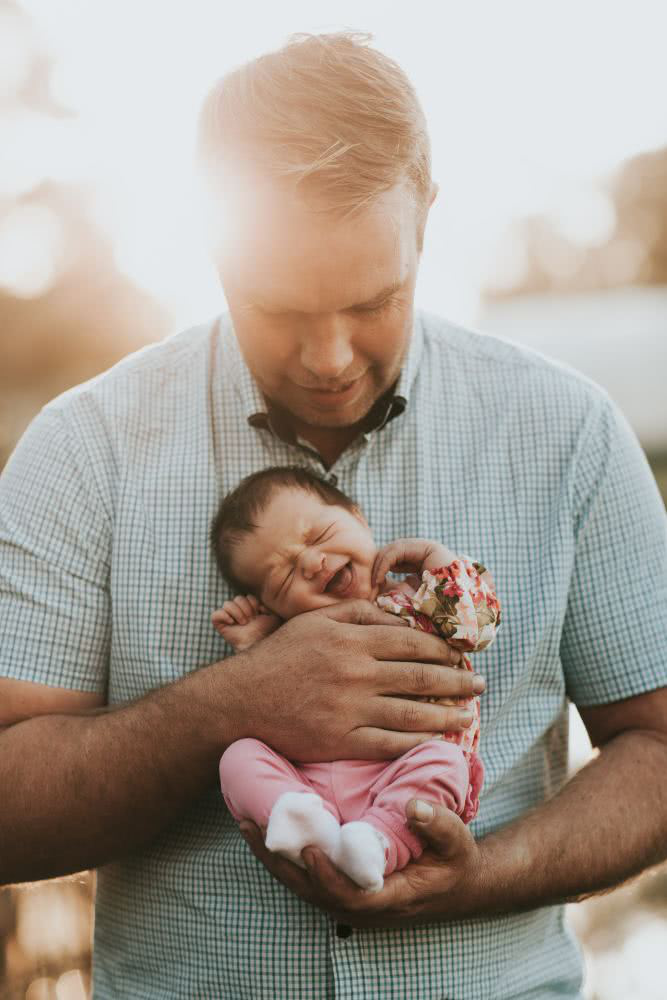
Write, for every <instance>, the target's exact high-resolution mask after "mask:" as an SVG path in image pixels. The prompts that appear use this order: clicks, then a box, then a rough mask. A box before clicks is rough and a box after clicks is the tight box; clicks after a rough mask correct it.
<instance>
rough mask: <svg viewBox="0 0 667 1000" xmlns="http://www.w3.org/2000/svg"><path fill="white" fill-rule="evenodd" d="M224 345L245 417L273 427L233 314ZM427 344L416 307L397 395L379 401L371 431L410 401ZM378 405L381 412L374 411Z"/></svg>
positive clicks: (223, 323) (224, 324) (224, 325)
mask: <svg viewBox="0 0 667 1000" xmlns="http://www.w3.org/2000/svg"><path fill="white" fill-rule="evenodd" d="M220 333H221V346H222V352H223V358H224V362H225V367H226V368H227V370H229V371H231V373H232V377H233V385H234V390H235V392H236V394H237V396H238V397H239V400H240V402H241V407H242V412H243V417H244V419H245V420H246V421H247V422H248V423H249V424H250V426H251V427H263V428H269V427H270V421H269V415H268V412H267V408H266V402H265V400H264V396H263V395H262V391H261V389H260V388H259V386H258V385H257V382H256V381H255V379H254V378H253V376H252V373H251V372H250V369H249V368H248V366H247V364H246V362H245V358H244V357H243V354H242V352H241V348H240V347H239V343H238V340H237V339H236V335H235V333H234V328H233V325H232V320H231V316H230V314H229V313H225V314H224V315H223V316H221V318H220ZM423 345H424V333H423V328H422V319H421V315H420V314H419V312H418V311H417V310H415V315H414V321H413V327H412V337H411V340H410V346H409V347H408V352H407V355H406V357H405V361H404V362H403V367H402V369H401V373H400V375H399V378H398V381H397V383H396V387H395V389H394V394H393V396H392V398H391V399H390V400H389V402H388V403H387V402H386V401H383V403H382V404H381V405H379V404H377V403H376V405H375V407H374V408H373V410H372V411H371V413H370V414H369V426H368V431H373V430H382V428H383V427H385V426H386V425H387V424H388V423H389V421H390V420H393V419H394V417H398V416H399V415H400V414H401V413H403V412H404V410H405V409H406V407H407V405H408V403H409V401H410V392H411V390H412V387H413V385H414V381H415V378H416V375H417V372H418V370H419V363H420V361H421V357H422V351H423ZM376 408H377V412H374V411H375V410H376Z"/></svg>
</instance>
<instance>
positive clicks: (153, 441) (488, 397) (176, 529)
mask: <svg viewBox="0 0 667 1000" xmlns="http://www.w3.org/2000/svg"><path fill="white" fill-rule="evenodd" d="M263 413H264V404H263V401H262V397H261V395H260V393H259V391H258V389H257V387H256V385H255V383H254V381H253V379H252V377H251V375H250V373H249V372H248V369H247V368H246V366H245V364H244V362H243V360H242V357H241V354H240V352H239V349H238V346H237V343H236V340H235V338H234V335H233V331H232V327H231V323H230V320H229V317H226V316H225V317H223V318H222V319H221V320H220V321H216V322H214V323H212V324H207V325H204V326H201V327H198V328H195V329H193V330H189V331H187V332H185V333H182V334H179V335H177V336H174V337H172V338H170V339H168V340H166V341H164V342H162V343H159V344H156V345H154V346H152V347H149V348H147V349H145V350H143V351H140V352H139V353H138V354H135V355H133V356H132V357H130V358H128V359H126V360H125V361H123V362H122V363H121V364H119V365H117V366H116V367H115V368H113V369H112V370H111V371H109V372H107V373H106V374H104V375H101V376H100V377H98V378H96V379H93V380H92V381H91V382H88V383H87V384H85V385H83V386H79V387H77V388H76V389H74V390H72V391H70V392H68V393H66V394H65V395H63V396H61V397H60V398H58V399H56V400H55V401H53V402H52V403H50V404H49V405H48V406H47V407H46V408H45V409H44V410H43V411H42V413H41V414H40V415H39V416H38V417H37V418H36V419H35V421H34V422H33V424H32V426H31V427H30V428H29V429H28V431H27V432H26V434H25V436H24V438H23V439H22V441H21V443H20V444H19V446H18V448H17V450H16V452H15V453H14V455H13V457H12V459H11V460H10V462H9V464H8V467H7V469H6V470H5V473H4V475H3V477H2V479H1V480H0V675H7V676H10V677H17V678H23V679H25V680H30V681H35V682H37V683H41V684H49V685H56V686H61V687H66V688H72V689H77V690H81V691H96V692H103V693H104V694H106V696H107V698H108V701H109V703H111V704H118V703H120V702H123V701H126V700H127V699H132V698H137V697H140V696H141V695H143V694H144V693H145V692H147V691H150V690H151V689H153V688H156V687H158V686H160V685H163V684H165V683H169V682H170V681H173V680H175V679H177V678H179V677H182V676H183V675H184V674H186V673H187V672H188V671H192V670H195V669H196V668H197V667H199V666H201V665H202V664H206V663H211V662H214V661H216V660H219V659H220V658H221V657H222V656H223V655H225V654H226V653H229V652H230V650H229V649H228V648H226V647H225V646H224V644H223V643H222V640H221V639H220V638H219V637H218V636H217V634H216V633H215V632H214V630H213V628H212V627H211V625H210V622H209V617H210V614H211V611H212V610H213V609H214V608H216V607H218V606H219V605H220V604H221V603H222V602H223V600H225V599H226V598H227V597H228V596H229V592H228V590H227V588H226V585H225V584H224V583H223V581H222V580H220V578H219V576H218V574H217V573H216V569H215V566H214V563H213V560H212V558H211V552H210V550H209V546H208V543H207V535H208V527H209V522H210V519H211V516H212V515H213V513H214V512H215V510H216V507H217V504H218V502H219V500H220V498H221V496H222V495H223V494H224V493H225V492H227V491H228V490H229V489H231V488H232V487H233V486H235V485H236V484H237V483H238V481H239V480H240V479H241V477H243V476H245V475H247V474H248V473H250V472H253V471H255V470H257V469H260V468H262V467H265V466H267V465H273V464H284V463H299V464H303V465H307V466H310V467H312V468H313V469H315V470H317V471H319V472H321V473H324V472H325V470H324V467H323V466H322V464H321V462H320V460H319V457H318V455H317V454H316V453H315V452H314V451H312V450H311V449H309V448H308V447H306V446H305V443H304V442H299V441H293V442H287V441H285V440H282V439H281V438H280V437H278V436H277V435H276V433H274V429H272V427H271V426H269V425H267V421H266V418H265V416H262V414H263ZM326 474H327V475H329V476H330V477H331V478H332V479H334V478H335V480H336V481H337V483H338V485H339V486H340V487H341V488H342V489H343V490H344V491H345V492H346V493H348V494H349V495H350V496H351V497H352V498H353V499H354V500H356V501H358V502H359V503H360V505H361V507H362V508H363V510H364V511H365V513H366V515H367V517H368V519H369V522H370V524H371V527H372V529H373V531H374V534H375V538H376V541H377V543H378V544H384V543H386V542H388V541H389V540H390V539H393V538H396V537H399V536H421V537H425V538H437V539H441V540H442V541H443V542H446V543H447V545H448V546H449V547H450V548H452V549H453V550H454V551H458V552H461V553H464V554H467V555H470V556H472V557H473V558H478V559H480V560H481V561H483V562H484V564H485V565H487V566H488V567H489V568H490V570H491V572H492V574H493V576H494V578H495V581H496V585H497V588H498V593H499V596H500V598H501V601H502V604H503V615H504V620H503V626H502V628H501V630H500V633H499V636H498V639H497V641H496V643H495V644H494V645H493V646H492V647H491V648H490V649H489V650H488V651H486V652H484V653H481V654H479V656H478V658H477V661H476V666H477V668H478V669H479V671H480V672H482V673H483V674H484V675H485V676H486V678H487V693H486V694H485V695H484V697H483V698H482V744H481V752H482V755H483V758H484V761H485V765H486V784H485V788H484V792H483V795H482V799H481V807H480V812H479V816H478V818H477V820H476V821H475V823H474V824H473V827H472V829H473V832H474V833H475V834H476V835H477V836H478V837H479V836H484V835H485V834H486V833H488V832H489V831H492V830H495V829H497V828H498V827H500V826H503V825H504V824H506V823H508V822H510V821H511V820H512V819H513V818H514V817H516V816H519V815H520V814H521V813H523V812H524V811H525V810H526V809H529V808H530V807H531V806H534V805H535V804H536V803H539V802H540V801H541V800H542V799H543V798H544V797H545V795H551V794H552V793H553V792H554V791H555V790H556V789H557V788H558V787H559V785H560V784H561V782H562V781H563V779H564V777H565V773H566V757H567V718H568V716H567V704H568V699H570V700H572V701H573V702H574V703H576V704H578V705H594V704H599V703H604V702H609V701H615V700H618V699H620V698H626V697H628V696H631V695H635V694H639V693H641V692H644V691H648V690H651V689H655V688H657V687H660V686H662V685H664V684H665V683H667V666H666V663H665V648H666V642H667V640H666V623H667V613H666V612H667V595H666V580H667V538H666V533H665V519H664V509H663V506H662V503H661V501H660V499H659V495H658V492H657V489H656V487H655V484H654V482H653V479H652V476H651V474H650V471H649V469H648V467H647V463H646V461H645V458H644V456H643V454H642V452H641V450H640V448H639V446H638V444H637V442H636V440H635V438H634V436H633V434H632V433H631V431H630V430H629V428H628V426H627V424H626V423H625V421H624V419H623V417H622V416H621V415H620V414H619V412H618V410H617V409H616V408H615V407H614V405H612V403H611V402H610V400H609V399H608V397H607V396H606V395H605V393H604V392H602V391H601V390H600V389H599V388H598V387H596V386H595V385H594V384H593V383H591V382H590V381H589V380H587V379H586V378H584V377H583V376H581V375H579V374H577V373H575V372H573V371H571V370H569V369H567V368H565V367H563V366H561V365H558V364H555V363H553V362H551V361H549V360H547V359H546V358H544V357H542V356H541V355H539V354H536V353H533V352H531V351H528V350H525V349H523V348H520V347H518V346H515V345H513V344H510V343H507V342H503V341H500V340H497V339H495V338H492V337H487V336H483V335H480V334H478V333H474V332H471V331H469V330H464V329H460V328H457V327H456V326H453V325H452V324H450V323H448V322H445V321H444V320H441V319H439V318H438V317H436V316H433V315H430V314H425V313H419V312H418V313H416V316H415V324H414V334H413V338H412V342H411V346H410V351H409V354H408V357H407V359H406V363H405V365H404V368H403V372H402V374H401V377H400V381H399V383H398V385H397V389H396V397H395V400H394V402H393V404H392V406H391V408H390V409H389V410H388V411H387V412H386V413H385V414H381V415H380V417H379V421H378V427H377V429H376V430H374V431H372V432H370V433H367V434H365V435H362V436H360V437H359V439H358V440H356V441H355V442H354V443H353V444H352V445H351V446H350V447H349V448H348V449H347V450H346V451H345V452H344V453H343V455H341V456H340V458H339V459H338V461H337V462H336V463H335V465H334V466H333V467H332V468H331V469H329V470H327V472H326ZM286 683H287V679H286ZM54 753H57V747H54ZM212 779H213V776H212ZM100 796H101V797H103V796H104V788H102V787H101V788H100ZM585 831H586V817H585V816H583V817H582V826H581V832H580V833H579V834H578V835H579V836H585V835H586V833H585ZM620 833H622V831H619V834H620ZM580 978H581V972H580V957H579V954H578V949H577V947H576V945H575V943H574V942H573V940H572V939H571V937H570V935H569V933H568V931H567V929H566V927H565V926H564V922H563V909H562V907H559V906H554V907H548V908H543V909H538V910H536V911H534V912H531V913H523V914H520V915H515V916H503V917H493V918H479V919H475V920H469V921H467V922H463V923H459V922H456V921H455V922H451V923H449V922H445V921H443V922H442V923H436V924H432V925H430V926H418V927H413V928H410V927H407V928H404V929H402V930H365V931H360V930H355V931H354V932H353V933H352V934H351V936H349V937H347V938H340V937H338V936H337V935H336V933H335V925H334V922H333V921H332V920H331V919H330V918H329V917H328V916H326V915H324V914H323V913H320V912H319V911H317V910H315V909H313V908H311V907H310V906H308V905H307V904H306V903H304V902H302V901H301V900H299V899H297V898H296V897H295V896H293V895H292V894H291V893H290V892H289V891H288V890H287V889H286V888H284V887H283V886H282V885H280V884H279V883H277V882H275V881H273V880H272V878H271V877H270V875H269V874H268V872H266V871H265V870H264V868H263V867H262V866H261V865H260V864H259V863H258V862H257V861H256V860H255V858H254V857H253V856H252V854H251V853H250V851H249V849H248V847H247V846H246V845H245V843H244V842H243V840H242V839H241V837H240V836H239V833H238V830H237V827H236V823H235V822H234V821H233V819H232V818H231V816H230V815H229V814H228V812H227V811H226V809H225V807H224V804H223V801H222V798H221V795H220V794H219V792H217V791H211V793H210V794H208V795H206V796H205V797H203V798H202V799H201V801H199V802H197V803H196V804H195V805H194V806H193V807H192V808H191V809H190V810H189V812H188V813H187V814H186V815H184V816H183V817H182V818H181V819H179V820H178V821H177V822H175V823H174V824H173V825H172V826H171V827H169V829H167V830H165V831H164V833H163V834H162V836H161V837H160V838H159V840H158V841H157V842H156V843H155V844H154V845H153V846H152V847H150V848H149V849H147V850H145V851H142V852H141V853H139V854H136V855H135V856H133V857H130V858H128V859H126V860H123V861H118V862H116V863H113V864H108V865H106V866H104V867H103V868H102V869H101V870H100V872H99V876H98V889H97V911H96V923H95V952H94V983H95V997H96V998H97V1000H120V998H125V997H127V998H133V1000H142V998H145V1000H167V998H169V1000H173V998H188V1000H192V998H228V1000H243V998H248V1000H262V998H271V1000H274V998H276V997H280V998H281V1000H288V998H294V1000H297V998H298V1000H305V998H309V997H310V998H313V1000H325V998H333V997H336V998H338V1000H343V998H354V1000H358V998H366V997H369V998H370V997H372V998H377V1000H389V998H395V1000H399V998H400V1000H410V998H415V1000H416V998H418V1000H436V998H437V1000H442V998H445V997H447V998H465V1000H491V998H498V1000H500V998H510V997H511V998H519V997H520V998H521V1000H547V998H550V997H561V998H562V997H569V998H574V997H577V996H579V990H580Z"/></svg>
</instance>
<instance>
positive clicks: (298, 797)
mask: <svg viewBox="0 0 667 1000" xmlns="http://www.w3.org/2000/svg"><path fill="white" fill-rule="evenodd" d="M265 844H266V846H267V847H268V849H269V850H270V851H275V852H276V853H277V854H282V855H283V856H284V857H286V858H289V860H290V861H293V862H294V863H295V864H297V865H300V867H301V868H304V867H305V865H304V863H303V861H302V860H301V851H302V850H303V849H304V847H309V846H310V847H319V849H320V850H321V851H323V852H324V853H325V854H326V856H327V857H328V858H331V860H332V861H334V863H335V860H334V859H335V856H336V854H337V853H338V849H339V845H340V824H339V823H338V820H337V819H336V817H335V816H333V815H332V814H331V813H330V812H329V810H328V809H325V808H324V804H323V803H322V799H321V798H320V797H319V795H315V793H314V792H284V794H283V795H281V796H280V798H279V799H277V800H276V802H275V803H274V805H273V809H272V810H271V815H270V816H269V824H268V826H267V828H266V838H265Z"/></svg>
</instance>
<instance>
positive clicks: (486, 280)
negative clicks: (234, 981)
mask: <svg viewBox="0 0 667 1000" xmlns="http://www.w3.org/2000/svg"><path fill="white" fill-rule="evenodd" d="M332 18H335V20H332ZM343 28H354V29H358V30H365V31H370V32H372V34H373V36H374V42H373V44H374V45H376V47H378V48H379V49H381V50H382V51H384V52H386V53H387V54H388V55H390V56H392V57H393V58H395V59H396V60H397V61H398V62H399V63H400V64H401V65H402V66H403V68H404V69H405V70H406V72H407V73H408V75H409V77H410V78H411V79H412V81H413V83H414V84H415V86H416V87H417V90H418V92H419V95H420V98H421V100H422V102H423V105H424V108H425V111H426V115H427V118H428V121H429V124H430V130H431V137H432V143H433V173H434V177H435V179H436V180H437V181H438V182H439V184H440V194H439V197H438V200H437V201H436V203H435V205H434V207H433V209H432V211H431V216H430V219H429V225H428V228H427V233H426V242H425V248H424V257H423V263H422V269H421V274H420V280H419V285H418V290H417V302H418V304H420V305H421V306H423V307H424V308H427V309H431V310H433V311H436V312H439V313H441V314H444V315H446V316H449V317H450V318H452V319H454V320H456V321H458V322H461V323H464V324H468V325H472V326H475V327H477V328H478V329H481V330H483V331H485V332H489V333H494V334H497V335H500V336H502V337H507V338H510V339H512V340H516V341H520V342H522V343H525V344H527V345H529V346H531V347H534V348H536V349H538V350H540V351H543V352H544V353H546V354H549V355H551V356H552V357H555V358H558V359H560V360H562V361H564V362H566V363H567V364H570V365H572V366H574V367H576V368H578V369H580V370H581V371H583V372H585V373H586V374H588V375H589V376H590V377H592V378H593V379H595V380H596V381H597V382H599V383H600V384H602V385H603V386H604V387H605V388H606V389H607V390H608V391H609V393H610V394H611V395H612V397H613V398H614V399H615V400H616V401H617V402H618V404H619V405H620V406H621V408H622V409H623V411H624V412H625V414H626V416H627V417H628V419H629V420H630V422H631V424H632V425H633V427H634V428H635V431H636V432H637V434H638V436H639V439H640V441H641V443H642V445H643V447H644V449H645V450H646V452H647V455H648V457H649V460H650V462H651V465H652V468H653V470H654V473H655V475H656V478H657V480H658V483H659V485H660V487H661V490H662V493H663V497H667V391H666V390H667V335H666V333H665V331H666V328H667V115H666V113H665V101H664V96H665V94H666V93H667V60H665V57H664V40H665V38H666V37H667V9H666V8H665V7H664V5H663V4H662V3H661V2H659V0H656V2H644V0H634V2H632V3H630V2H618V3H614V4H607V3H602V2H596V0H588V2H586V3H583V4H582V3H573V2H568V0H561V2H560V3H558V4H546V3H541V4H535V3H532V2H513V0H505V2H504V3H503V4H502V5H497V4H496V5H494V4H493V3H492V2H489V3H483V2H480V0H473V2H469V3H467V4H465V5H462V4H455V3H451V2H445V3H441V4H439V5H438V8H437V13H436V12H435V7H434V5H431V4H428V3H427V2H426V0H421V2H419V0H416V2H414V3H412V4H410V5H409V11H408V8H406V7H405V6H404V5H400V7H399V6H398V5H397V6H396V7H395V8H394V9H389V5H384V4H383V3H381V2H348V0H338V2H337V3H335V5H334V4H333V3H327V2H324V3H319V4H318V3H312V2H307V0H298V2H297V0H291V2H290V0H282V2H281V4H280V5H275V6H273V5H271V4H269V3H268V2H267V3H258V2H253V0H246V3H244V4H243V6H242V12H238V11H236V12H235V13H234V15H233V18H232V16H230V15H229V14H226V13H225V11H224V10H223V5H221V4H219V3H215V2H213V0H210V2H205V0H189V2H188V3H187V4H184V3H175V4H161V3H157V2H144V3H141V4H136V3H129V2H125V0H116V2H115V3H106V2H101V0H99V2H83V0H59V3H57V4H53V3H50V2H48V0H23V2H19V0H0V467H1V466H2V464H4V461H5V460H6V458H7V457H8V455H9V453H10V451H11V449H12V448H13V446H14V444H15V442H16V440H17V439H18V437H19V436H20V434H21V433H22V431H23V430H24V428H25V427H26V425H27V424H28V422H29V421H30V420H31V418H32V417H33V415H34V414H35V413H36V412H37V410H38V409H39V408H40V407H41V406H42V405H43V404H44V403H45V402H46V401H47V400H49V399H50V398H52V397H53V396H54V395H56V394H57V393H59V392H61V391H62V390H64V389H66V388H68V387H69V386H71V385H74V384H75V383H77V382H80V381H82V380H84V379H86V378H89V377H91V376H92V375H94V374H96V373H97V372H99V371H102V370H104V369H105V368H107V367H109V366H110V365H111V364H113V363H114V362H115V361H117V360H118V359H120V358H121V357H122V356H124V355H125V354H127V353H128V352H130V351H133V350H136V349H137V348H139V347H141V346H143V345H145V344H147V343H149V342H151V341H154V340H157V339H159V338H162V337H164V336H166V335H168V334H169V333H172V332H175V331H176V330H178V329H180V328H182V327H184V326H187V325H191V324H194V323H197V322H200V321H203V320H206V319H207V318H209V317H212V316H213V315H215V314H216V313H217V312H219V311H221V310H222V309H224V308H225V303H224V299H223V296H222V293H221V290H220V288H219V286H218V283H217V280H216V277H215V273H214V271H213V269H212V266H211V264H210V262H209V260H208V258H207V256H206V252H205V249H204V242H203V230H204V228H205V225H204V223H205V220H204V219H203V218H202V212H201V208H200V204H199V201H198V198H197V192H196V188H195V186H194V182H193V175H192V159H191V151H192V142H193V137H194V125H195V119H196V112H197V108H198V105H199V102H200V100H201V98H202V96H203V94H204V93H205V91H206V89H207V88H208V86H209V85H210V84H211V83H212V82H213V80H214V79H215V78H216V77H217V76H219V75H221V74H222V73H224V72H225V71H227V70H228V69H230V68H232V67H233V66H235V65H237V64H238V63H240V62H244V61H245V60H247V59H250V58H253V57H254V56H256V55H259V54H260V53H262V52H264V51H267V50H268V49H272V48H277V47H279V46H280V45H282V44H283V43H284V42H285V41H286V40H287V38H288V36H289V35H290V33H292V32H295V31H314V32H321V31H336V30H341V29H343ZM589 755H590V745H589V744H588V741H587V739H586V735H585V732H584V731H583V727H582V726H581V723H580V721H579V720H578V717H577V715H576V713H574V712H573V714H572V738H571V767H572V769H576V768H577V767H579V766H581V765H582V764H583V763H584V762H585V761H586V760H587V759H588V756H589ZM621 835H622V834H621ZM93 894H94V877H93V876H92V875H90V874H88V873H83V874H81V875H78V876H75V877H73V878H69V879H62V880H57V881H54V882H48V883H40V884H35V885H30V886H25V887H16V888H6V889H0V998H2V1000H24V998H25V1000H84V998H85V997H87V996H88V988H89V987H88V984H89V965H90V935H91V925H92V898H93ZM569 920H570V923H571V926H572V928H573V930H574V932H575V933H576V934H577V936H578V937H579V940H580V942H581V944H582V947H583V949H584V952H585V956H586V967H587V978H586V996H587V998H588V1000H664V998H665V996H667V987H665V985H664V974H663V968H664V954H665V951H666V950H667V870H666V869H659V870H657V871H654V872H650V873H648V874H647V875H645V876H644V877H642V878H641V879H639V880H637V881H635V882H634V883H632V884H631V885H629V886H626V887H623V888H621V889H619V890H616V891H615V892H613V893H610V894H608V895H606V896H603V897H600V898H598V899H596V900H592V901H589V902H587V903H585V904H581V905H578V906H576V907H569Z"/></svg>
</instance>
